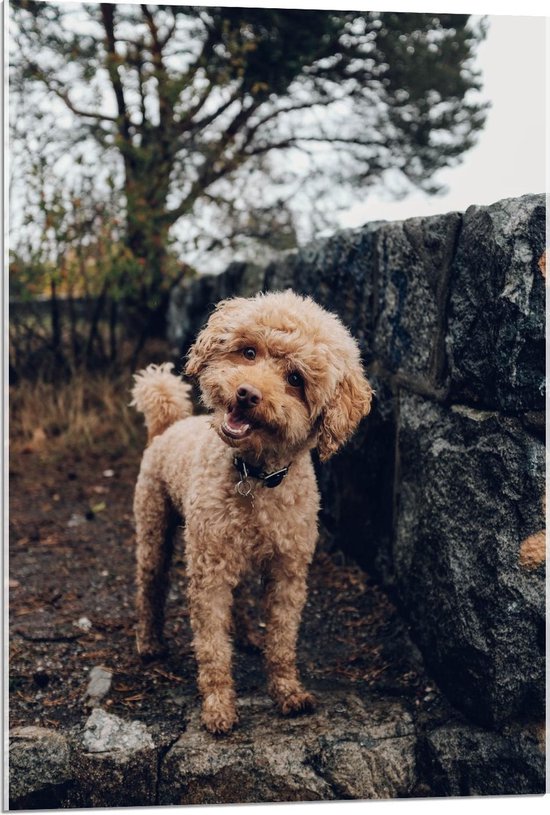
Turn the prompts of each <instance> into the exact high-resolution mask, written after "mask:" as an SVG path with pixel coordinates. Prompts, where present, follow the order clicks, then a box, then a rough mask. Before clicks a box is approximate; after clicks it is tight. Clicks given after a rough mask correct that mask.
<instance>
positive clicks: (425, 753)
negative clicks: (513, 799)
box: [421, 722, 546, 796]
mask: <svg viewBox="0 0 550 815" xmlns="http://www.w3.org/2000/svg"><path fill="white" fill-rule="evenodd" d="M421 754H422V764H423V772H424V774H425V775H426V776H427V777H428V778H429V779H430V787H431V789H432V791H433V794H434V795H440V796H451V795H452V796H457V795H461V796H464V795H537V794H538V795H541V794H543V793H544V792H545V791H546V790H545V786H546V784H545V775H546V772H545V771H546V767H545V757H544V722H540V724H539V725H538V726H537V727H529V728H528V727H516V728H513V729H511V730H509V731H508V732H507V733H505V734H500V733H493V732H490V731H488V730H482V729H481V728H475V727H471V726H468V725H463V724H457V725H445V726H443V727H439V728H437V729H436V730H433V731H431V732H430V733H428V734H427V736H426V739H425V740H424V743H423V745H422V747H421Z"/></svg>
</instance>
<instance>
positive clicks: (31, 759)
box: [9, 726, 71, 809]
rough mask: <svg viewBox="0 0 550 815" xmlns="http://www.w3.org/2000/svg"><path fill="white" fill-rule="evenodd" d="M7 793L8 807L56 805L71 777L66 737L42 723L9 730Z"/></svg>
mask: <svg viewBox="0 0 550 815" xmlns="http://www.w3.org/2000/svg"><path fill="white" fill-rule="evenodd" d="M9 763H10V774H9V797H10V808H11V809H14V808H15V809H22V808H26V807H27V806H28V807H29V808H30V807H32V808H36V807H50V806H57V805H59V801H60V797H61V796H62V795H63V794H64V788H65V785H66V784H67V782H69V781H70V780H71V770H70V749H69V743H68V741H67V738H66V736H65V735H64V734H62V733H57V732H56V731H55V730H51V729H49V728H46V727H32V726H31V727H17V728H14V729H13V730H11V731H10V744H9Z"/></svg>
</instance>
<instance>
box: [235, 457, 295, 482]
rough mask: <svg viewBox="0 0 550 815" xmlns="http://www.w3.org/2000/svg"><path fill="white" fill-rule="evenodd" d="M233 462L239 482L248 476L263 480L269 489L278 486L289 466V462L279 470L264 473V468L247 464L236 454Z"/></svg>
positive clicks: (245, 479) (244, 480)
mask: <svg viewBox="0 0 550 815" xmlns="http://www.w3.org/2000/svg"><path fill="white" fill-rule="evenodd" d="M233 464H234V466H235V467H236V469H237V471H238V473H239V475H240V476H241V480H240V482H239V483H243V482H246V481H247V479H249V478H257V479H258V480H259V481H263V484H264V487H269V489H272V488H273V487H278V486H279V484H280V483H281V481H282V480H283V478H285V477H286V475H287V473H288V468H289V467H290V464H289V465H288V466H287V467H282V468H281V469H280V470H275V471H274V472H272V473H266V472H265V471H264V470H262V469H260V467H254V466H253V465H252V464H247V463H246V462H245V461H244V459H242V458H239V457H238V456H235V458H234V459H233Z"/></svg>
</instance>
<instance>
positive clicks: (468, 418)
mask: <svg viewBox="0 0 550 815" xmlns="http://www.w3.org/2000/svg"><path fill="white" fill-rule="evenodd" d="M398 450H399V467H400V472H399V490H398V496H399V497H398V504H397V518H396V532H395V541H394V551H393V563H394V569H395V573H396V583H397V586H398V590H399V594H400V597H401V600H402V604H403V606H404V608H405V610H406V612H407V615H408V617H409V619H410V622H411V625H412V626H413V630H414V634H415V639H416V640H417V642H418V643H419V644H420V646H421V648H422V651H423V654H424V656H425V659H426V661H427V664H428V666H429V667H430V668H431V670H432V671H433V673H434V675H435V677H436V679H438V680H439V682H440V683H441V686H442V688H443V689H444V690H445V691H446V693H447V695H448V697H449V698H450V699H451V701H452V702H454V703H455V704H456V705H457V706H458V707H459V708H460V709H462V710H464V711H466V712H467V713H468V714H469V715H470V716H471V717H472V718H473V719H474V720H476V721H479V722H482V723H484V724H487V725H495V724H501V723H502V722H504V721H506V720H508V719H510V718H517V717H520V716H542V715H543V710H544V643H545V604H544V586H545V570H544V551H543V550H542V551H539V555H540V557H539V560H538V562H537V560H536V557H535V559H534V560H533V559H531V560H528V561H527V562H526V548H525V547H526V542H528V541H530V540H533V536H535V535H536V534H537V533H538V532H539V531H540V530H541V529H542V528H543V527H544V507H543V493H544V462H545V451H544V446H543V444H542V443H541V442H540V441H539V440H538V439H536V438H534V437H533V436H531V435H530V434H528V433H527V432H526V431H525V430H524V428H523V427H522V425H521V424H520V422H519V421H518V420H517V419H513V418H509V417H503V416H501V415H500V414H498V413H490V412H487V411H479V410H474V409H473V408H466V407H463V406H458V405H456V406H453V407H451V409H450V410H449V409H447V408H444V407H442V406H440V405H437V404H435V403H433V402H430V401H429V400H427V399H423V398H422V397H419V396H416V395H413V394H406V393H402V395H401V399H400V411H399V426H398ZM535 540H536V539H535ZM527 548H528V547H527ZM534 548H535V549H536V546H535V547H534Z"/></svg>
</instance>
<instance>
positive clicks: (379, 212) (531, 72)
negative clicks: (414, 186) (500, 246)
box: [341, 3, 546, 227]
mask: <svg viewBox="0 0 550 815" xmlns="http://www.w3.org/2000/svg"><path fill="white" fill-rule="evenodd" d="M437 5H438V4H437V3H435V4H434V7H435V6H437ZM473 5H475V3H473ZM516 8H517V10H518V11H519V10H520V8H521V4H517V6H516ZM489 20H490V26H489V31H488V33H487V38H486V40H485V41H484V42H483V43H482V44H481V45H480V47H479V51H478V54H479V60H478V64H479V67H480V68H481V69H482V72H483V96H484V98H485V99H487V100H489V101H490V102H491V105H492V107H491V109H490V110H489V112H488V116H487V122H486V125H485V128H484V129H483V131H482V132H481V134H480V136H479V141H478V144H477V145H476V146H475V147H474V148H473V149H472V150H470V151H469V152H468V153H466V154H465V155H464V159H463V163H462V165H460V166H459V167H455V168H452V169H448V170H444V171H442V172H441V173H440V174H439V175H438V176H437V178H438V180H439V181H441V182H444V183H445V184H446V185H447V186H448V192H447V193H446V194H445V195H442V196H428V195H426V194H424V193H420V192H419V193H414V194H412V195H409V196H408V197H407V198H406V199H404V200H402V201H387V200H383V198H382V197H381V196H380V195H377V194H376V193H374V192H373V193H371V194H370V195H369V198H368V200H366V201H365V202H364V203H359V204H356V205H355V206H353V207H352V208H351V209H350V210H349V212H348V213H347V214H346V215H344V216H342V218H341V224H342V226H346V227H348V226H350V227H353V226H360V225H361V224H363V223H365V222H366V221H373V220H379V219H384V220H401V219H402V218H408V217H410V216H413V215H432V214H436V213H440V212H449V211H451V210H464V209H466V208H467V207H468V206H469V205H470V204H491V203H493V202H494V201H498V200H499V199H501V198H509V197H511V196H516V195H523V194H524V193H530V192H544V189H545V178H546V175H545V150H546V144H545V74H546V67H545V29H546V20H545V18H544V17H511V16H506V17H501V16H491V17H490V18H489Z"/></svg>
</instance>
